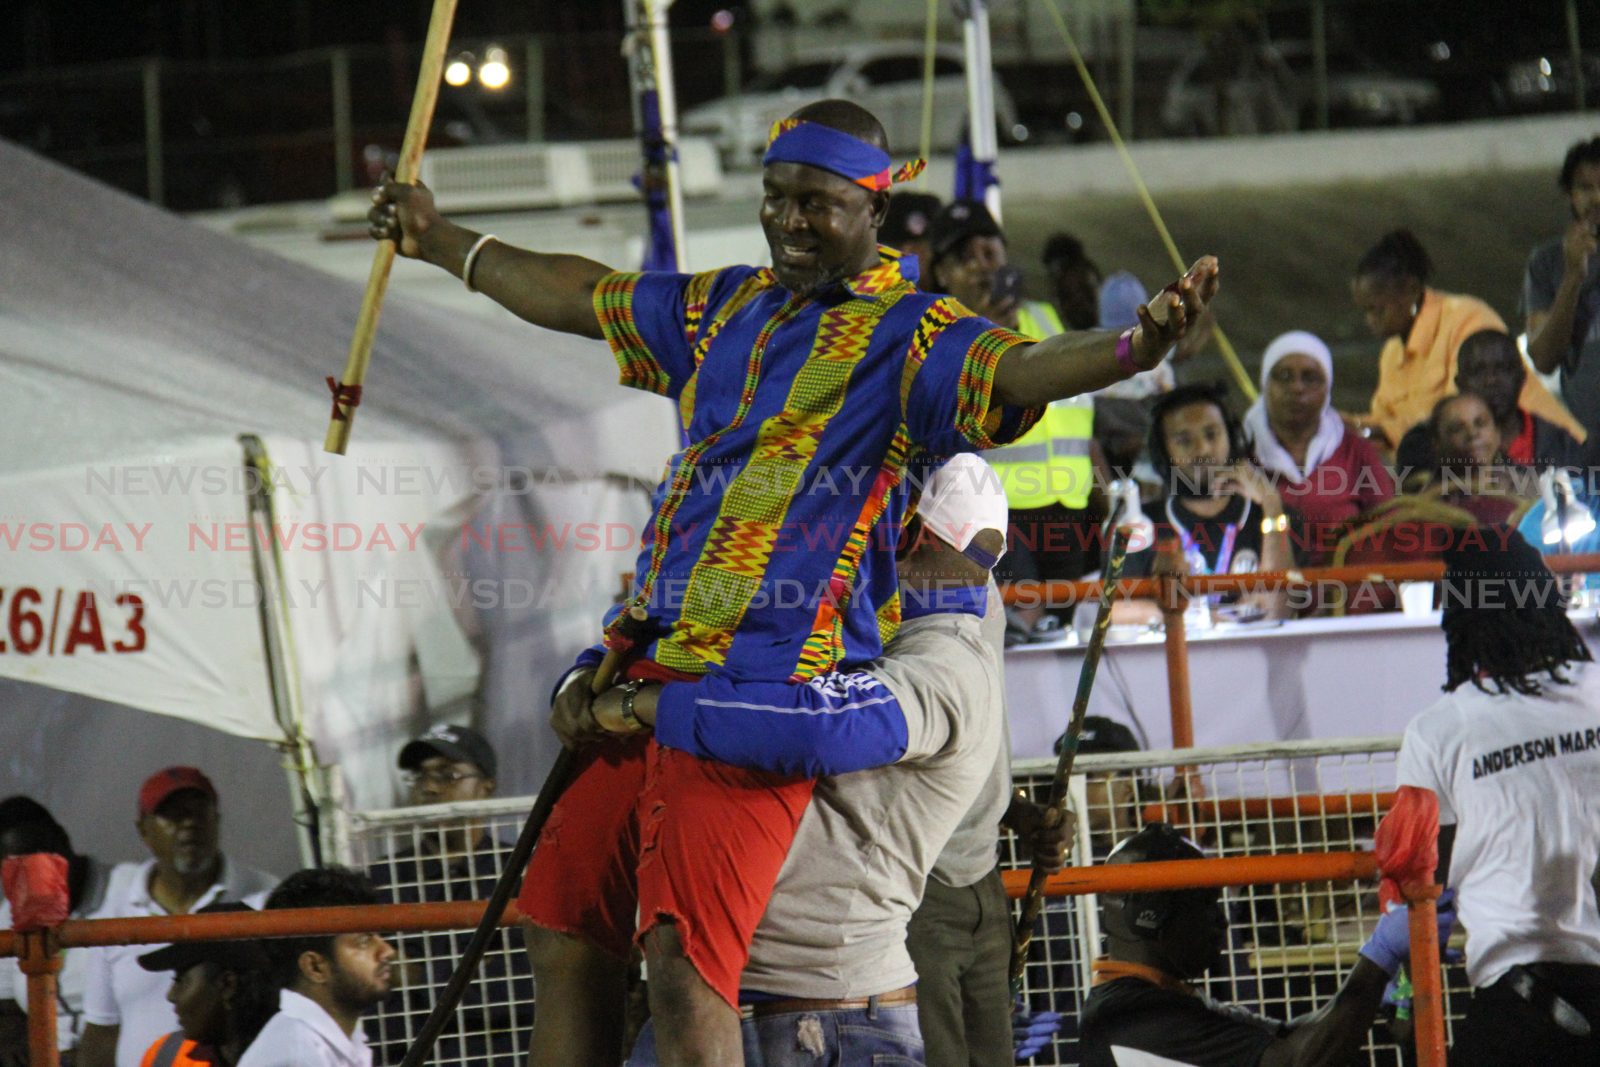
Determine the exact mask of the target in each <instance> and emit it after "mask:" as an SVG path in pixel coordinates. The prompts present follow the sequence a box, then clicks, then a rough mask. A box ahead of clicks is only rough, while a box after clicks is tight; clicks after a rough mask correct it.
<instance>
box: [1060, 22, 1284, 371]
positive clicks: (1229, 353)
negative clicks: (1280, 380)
mask: <svg viewBox="0 0 1600 1067" xmlns="http://www.w3.org/2000/svg"><path fill="white" fill-rule="evenodd" d="M1045 7H1046V8H1047V9H1048V10H1049V12H1050V17H1051V18H1053V19H1054V20H1055V24H1056V29H1058V30H1060V31H1061V37H1062V39H1063V40H1065V41H1066V43H1067V51H1069V52H1071V53H1072V65H1073V66H1075V67H1077V68H1078V77H1080V78H1082V79H1083V87H1084V88H1085V89H1087V90H1089V99H1090V100H1091V101H1093V102H1094V109H1095V111H1096V112H1097V113H1099V115H1100V121H1101V122H1103V123H1105V125H1106V132H1107V133H1109V134H1110V135H1111V143H1112V144H1113V145H1114V146H1116V149H1117V154H1118V155H1119V156H1121V157H1122V165H1123V166H1124V167H1126V168H1127V170H1128V176H1129V177H1130V178H1132V179H1133V187H1134V188H1135V189H1136V190H1138V192H1139V199H1140V200H1141V201H1143V203H1144V209H1145V212H1146V213H1147V214H1149V216H1150V221H1151V222H1152V223H1154V224H1155V227H1156V233H1158V234H1159V235H1160V236H1161V243H1162V244H1163V245H1165V246H1166V249H1167V255H1168V256H1170V257H1171V258H1172V264H1173V266H1175V267H1176V268H1177V269H1178V273H1179V274H1182V273H1183V272H1184V271H1186V270H1188V269H1189V264H1188V263H1186V262H1185V261H1184V259H1183V256H1182V255H1180V254H1179V252H1178V245H1177V243H1176V242H1175V241H1173V239H1172V234H1171V232H1169V231H1168V229H1167V223H1166V221H1165V220H1164V219H1163V218H1162V217H1161V211H1160V209H1159V208H1157V207H1156V202H1155V200H1154V198H1152V197H1151V196H1150V189H1149V188H1148V187H1147V186H1146V185H1145V183H1144V178H1143V176H1141V175H1140V174H1139V168H1138V166H1137V165H1136V164H1135V163H1134V162H1133V155H1132V153H1130V152H1129V151H1128V146H1127V144H1126V143H1125V142H1124V141H1123V140H1122V134H1121V133H1119V132H1118V131H1117V124H1116V122H1115V121H1114V120H1113V119H1112V118H1111V111H1110V109H1109V108H1107V107H1106V102H1105V100H1104V99H1103V98H1102V97H1101V96H1100V89H1099V87H1098V86H1097V85H1095V82H1094V75H1092V74H1090V73H1089V67H1088V64H1086V63H1084V61H1083V53H1082V52H1080V51H1079V50H1078V42H1077V41H1076V40H1075V39H1074V38H1073V36H1072V31H1071V30H1070V29H1068V28H1067V20H1066V19H1065V18H1064V17H1063V16H1062V14H1061V5H1060V3H1059V2H1058V0H1048V3H1046V5H1045ZM1211 335H1212V336H1213V337H1215V338H1216V339H1217V347H1218V348H1219V349H1221V350H1222V359H1223V362H1224V363H1226V364H1227V365H1228V370H1229V371H1231V372H1232V374H1233V377H1234V380H1235V381H1236V382H1238V383H1239V389H1240V391H1242V392H1243V393H1244V395H1245V396H1246V397H1247V398H1249V399H1250V400H1252V401H1253V400H1255V398H1256V396H1257V392H1256V383H1255V382H1254V381H1253V380H1252V379H1251V378H1250V375H1249V374H1248V373H1247V372H1246V371H1245V369H1244V364H1243V363H1241V362H1240V361H1239V353H1237V352H1235V351H1234V348H1233V344H1232V342H1230V341H1229V340H1228V336H1227V334H1225V333H1223V332H1222V326H1221V325H1220V324H1219V323H1217V322H1216V321H1215V315H1214V314H1213V320H1212V324H1211Z"/></svg>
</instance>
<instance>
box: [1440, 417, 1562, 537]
mask: <svg viewBox="0 0 1600 1067" xmlns="http://www.w3.org/2000/svg"><path fill="white" fill-rule="evenodd" d="M1427 425H1428V429H1429V434H1430V438H1431V444H1432V446H1433V454H1434V455H1435V456H1436V457H1438V469H1439V480H1438V483H1437V486H1436V488H1437V491H1438V493H1439V499H1440V500H1441V501H1442V502H1443V503H1445V504H1448V505H1451V506H1453V507H1457V508H1460V509H1462V510H1463V511H1465V512H1467V513H1468V514H1470V515H1471V516H1472V517H1473V518H1474V519H1476V520H1477V521H1478V522H1483V523H1499V522H1506V521H1508V520H1510V519H1511V518H1512V516H1513V515H1514V514H1518V513H1520V511H1521V509H1522V507H1523V506H1524V504H1525V503H1526V502H1527V501H1530V500H1532V499H1534V498H1535V497H1536V496H1538V492H1539V486H1538V481H1537V479H1536V478H1535V477H1534V476H1533V474H1532V472H1531V471H1530V470H1527V469H1523V468H1518V467H1515V466H1513V465H1511V464H1509V463H1507V461H1506V454H1505V442H1504V441H1503V440H1502V439H1501V437H1500V427H1499V424H1498V423H1497V422H1496V421H1495V417H1494V413H1493V412H1492V411H1490V410H1489V404H1488V402H1487V401H1485V400H1484V399H1483V398H1482V397H1480V396H1478V395H1477V394H1476V393H1457V394H1456V395H1455V396H1447V397H1445V398H1444V399H1443V400H1441V401H1439V402H1438V403H1437V404H1435V405H1434V411H1433V415H1432V416H1431V417H1430V418H1429V419H1428V423H1427Z"/></svg>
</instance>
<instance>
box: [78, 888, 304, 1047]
mask: <svg viewBox="0 0 1600 1067" xmlns="http://www.w3.org/2000/svg"><path fill="white" fill-rule="evenodd" d="M124 867H126V868H131V869H129V870H128V871H127V873H126V876H124V875H123V868H124ZM155 867H156V861H155V860H153V859H152V860H146V861H144V862H143V863H140V864H137V865H133V864H125V865H119V867H118V870H117V871H116V872H115V873H116V875H117V876H116V877H114V878H113V880H112V886H111V889H110V890H108V891H107V893H106V902H105V905H104V906H103V907H102V908H101V909H100V910H99V911H98V912H96V913H95V914H94V915H92V916H90V918H93V919H127V918H135V917H139V916H145V915H165V914H167V911H166V909H165V908H163V907H162V906H161V905H159V904H157V903H156V902H155V900H153V899H152V898H151V896H150V876H151V874H152V873H153V872H154V871H155ZM277 884H278V880H277V879H276V878H274V877H273V876H272V875H270V874H265V873H263V872H261V871H258V870H255V869H254V868H251V867H245V866H242V865H240V864H236V863H233V862H231V861H229V860H228V859H227V857H223V860H222V872H221V874H220V875H219V876H218V878H217V881H216V882H215V883H214V884H213V885H212V886H211V887H210V888H209V889H207V890H206V891H205V894H204V895H203V896H201V897H200V899H199V900H197V901H195V902H194V907H193V908H192V909H191V910H193V911H199V910H200V909H201V908H203V907H205V906H206V905H207V904H210V903H213V902H214V901H218V900H242V901H244V902H245V903H247V904H250V905H252V906H254V907H258V908H259V907H260V906H261V902H262V901H263V900H264V899H265V898H266V895H267V893H268V892H269V891H270V890H271V889H272V887H273V886H275V885H277ZM160 947H161V946H159V945H107V946H106V947H104V948H90V949H84V950H82V951H84V952H85V953H86V954H87V955H88V968H87V977H86V979H85V985H84V995H83V1019H84V1022H88V1023H94V1024H95V1025H97V1026H118V1027H121V1030H120V1032H119V1033H118V1035H117V1062H116V1067H139V1062H140V1060H141V1059H143V1057H144V1054H145V1050H146V1049H148V1048H149V1047H150V1046H151V1044H152V1043H153V1042H154V1041H155V1040H156V1039H157V1038H159V1037H162V1036H164V1035H166V1034H170V1033H171V1032H172V1031H174V1030H176V1029H177V1028H178V1016H177V1013H176V1012H174V1011H173V1010H172V1005H171V1004H169V1003H167V990H168V989H169V988H170V987H171V985H172V975H170V974H166V973H164V972H159V971H147V970H145V969H144V968H143V967H141V966H139V957H140V956H143V955H144V954H145V953H146V952H154V951H155V950H156V949H157V948H160Z"/></svg>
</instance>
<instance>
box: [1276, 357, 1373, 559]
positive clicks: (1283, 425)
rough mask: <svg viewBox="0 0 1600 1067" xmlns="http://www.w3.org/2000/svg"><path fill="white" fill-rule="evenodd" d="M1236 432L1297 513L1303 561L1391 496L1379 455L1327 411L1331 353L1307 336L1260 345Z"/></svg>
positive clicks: (1321, 554) (1326, 551) (1326, 550)
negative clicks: (1252, 397) (1256, 387)
mask: <svg viewBox="0 0 1600 1067" xmlns="http://www.w3.org/2000/svg"><path fill="white" fill-rule="evenodd" d="M1244 429H1245V432H1246V433H1247V434H1249V435H1250V439H1251V441H1252V442H1253V443H1254V445H1255V459H1256V462H1257V463H1258V464H1260V466H1261V469H1262V470H1264V471H1266V472H1267V474H1268V476H1269V477H1271V479H1272V482H1273V485H1274V487H1276V488H1277V490H1278V492H1279V493H1280V494H1281V495H1282V496H1283V500H1284V504H1285V505H1286V506H1287V507H1290V508H1293V509H1294V511H1295V512H1296V513H1297V514H1298V515H1299V517H1300V522H1301V528H1302V529H1301V538H1300V544H1299V546H1298V547H1299V551H1298V553H1297V556H1298V558H1299V562H1300V563H1301V564H1303V565H1306V566H1313V567H1314V566H1319V565H1321V564H1323V563H1325V562H1326V561H1327V559H1328V557H1329V556H1331V555H1332V552H1333V548H1334V546H1335V545H1336V544H1337V543H1338V539H1339V537H1340V535H1341V534H1343V533H1344V531H1345V530H1346V529H1347V528H1348V527H1349V526H1350V524H1351V522H1352V521H1353V520H1354V519H1355V518H1356V517H1357V516H1358V515H1361V514H1363V513H1365V512H1367V511H1369V510H1371V509H1372V508H1374V507H1376V506H1377V505H1379V504H1381V503H1383V502H1384V501H1385V500H1388V499H1389V498H1390V497H1392V496H1394V480H1393V479H1392V478H1391V477H1390V475H1389V471H1388V469H1387V468H1385V467H1384V465H1383V457H1382V456H1380V455H1379V454H1378V450H1377V449H1376V448H1374V447H1373V446H1372V443H1371V442H1369V441H1367V440H1366V439H1365V438H1363V437H1362V436H1361V435H1360V434H1356V433H1347V432H1346V430H1345V424H1344V420H1343V419H1341V418H1340V417H1339V414H1338V413H1337V412H1336V411H1334V410H1333V354H1332V353H1331V352H1329V351H1328V346H1327V345H1326V344H1324V343H1323V342H1322V338H1320V337H1318V336H1316V335H1315V334H1312V333H1307V332H1305V331H1304V330H1295V331H1292V332H1290V333H1286V334H1282V335H1280V336H1279V337H1277V338H1275V339H1274V340H1273V342H1272V343H1271V344H1269V345H1268V346H1267V350H1266V352H1265V353H1264V354H1263V355H1262V357H1261V395H1260V396H1259V397H1258V398H1257V399H1256V401H1255V403H1253V404H1251V405H1250V408H1249V410H1247V411H1246V412H1245V413H1244Z"/></svg>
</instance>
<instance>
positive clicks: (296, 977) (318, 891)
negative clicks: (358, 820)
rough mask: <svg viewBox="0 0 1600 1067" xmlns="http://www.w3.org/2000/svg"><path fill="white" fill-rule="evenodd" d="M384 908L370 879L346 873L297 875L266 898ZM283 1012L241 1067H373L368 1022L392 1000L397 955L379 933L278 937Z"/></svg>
mask: <svg viewBox="0 0 1600 1067" xmlns="http://www.w3.org/2000/svg"><path fill="white" fill-rule="evenodd" d="M376 903H378V893H377V890H375V889H374V888H373V887H372V883H371V882H370V881H369V880H368V879H367V878H366V876H365V875H362V874H360V873H359V872H356V871H352V870H349V869H348V868H345V867H327V868H322V869H317V868H309V869H307V870H303V871H296V872H295V873H294V874H291V875H290V876H289V877H288V878H285V879H284V880H283V884H282V885H280V886H278V888H276V889H274V890H273V891H272V893H271V895H270V896H268V897H267V905H266V906H267V908H268V909H279V908H338V907H355V906H360V905H365V904H376ZM266 946H267V955H268V957H269V958H270V960H271V966H272V971H273V974H274V976H275V979H276V984H277V985H278V987H279V988H280V990H281V992H280V993H279V994H278V1013H277V1014H276V1015H274V1016H273V1017H272V1018H271V1019H270V1020H269V1021H268V1022H267V1025H266V1026H265V1027H264V1028H263V1029H262V1031H261V1033H260V1035H259V1036H257V1037H256V1039H255V1041H254V1042H253V1043H252V1044H251V1045H250V1047H249V1048H248V1049H247V1050H246V1051H245V1054H244V1056H243V1057H241V1058H240V1060H239V1063H238V1067H372V1050H371V1049H370V1048H368V1047H367V1040H366V1037H365V1035H363V1034H362V1032H361V1017H362V1016H363V1015H365V1014H366V1013H367V1012H369V1011H371V1010H372V1009H373V1008H375V1007H377V1006H378V1005H379V1004H381V1003H382V1002H383V1000H384V998H385V997H387V996H388V995H389V988H390V984H391V968H390V961H391V960H392V959H393V958H394V949H393V948H391V947H390V945H389V943H388V942H387V941H385V940H384V939H383V938H381V937H379V936H378V935H377V934H376V933H365V932H364V933H353V934H335V935H334V936H332V937H329V936H326V935H322V936H307V937H276V938H271V939H269V940H267V941H266Z"/></svg>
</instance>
